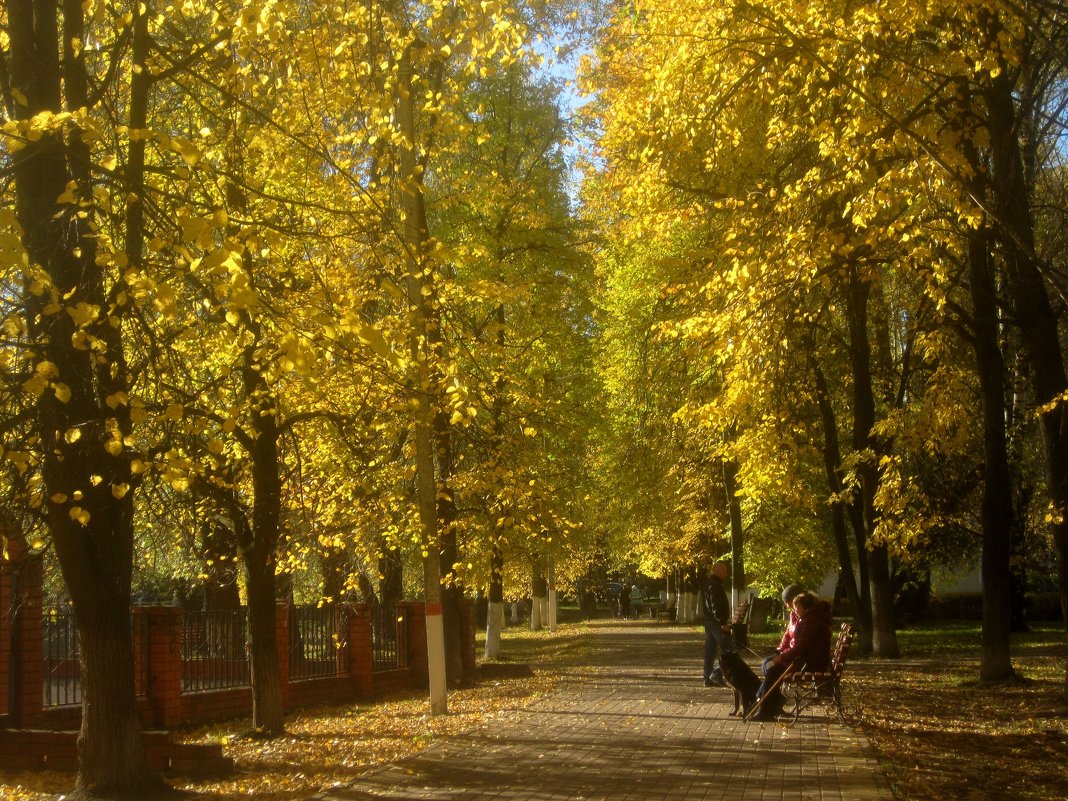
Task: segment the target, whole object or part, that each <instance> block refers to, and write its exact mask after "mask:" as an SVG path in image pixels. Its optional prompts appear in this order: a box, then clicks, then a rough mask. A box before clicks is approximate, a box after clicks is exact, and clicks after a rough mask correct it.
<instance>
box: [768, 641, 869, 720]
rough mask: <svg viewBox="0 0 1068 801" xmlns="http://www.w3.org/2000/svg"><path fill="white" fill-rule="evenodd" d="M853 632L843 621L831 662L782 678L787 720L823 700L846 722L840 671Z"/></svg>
mask: <svg viewBox="0 0 1068 801" xmlns="http://www.w3.org/2000/svg"><path fill="white" fill-rule="evenodd" d="M854 636H855V632H854V630H853V627H852V626H851V625H850V624H849V623H843V624H842V627H841V628H840V629H839V631H838V639H837V641H836V642H835V644H834V651H833V653H832V656H831V664H830V666H829V668H828V669H827V670H825V671H818V672H813V671H806V670H805V669H804V668H803V667H802V669H801V670H800V671H798V672H797V673H790V674H788V675H787V676H786V677H784V678H783V680H782V686H781V689H782V694H783V697H784V698H785V699H786V703H785V714H786V717H787V718H788V719H789V722H790V723H791V724H792V723H796V722H797V719H798V718H799V717H800V716H801V713H802V712H803V711H805V710H806V709H808V708H809V707H811V706H813V705H815V704H819V703H824V704H826V705H827V707H828V709H829V710H830V711H833V713H834V716H835V717H836V718H837V719H838V720H840V721H845V719H846V718H847V717H848V713H849V710H848V709H847V707H846V704H845V703H843V701H842V671H843V670H845V665H846V657H847V656H848V655H849V647H850V646H851V645H852V644H853V637H854Z"/></svg>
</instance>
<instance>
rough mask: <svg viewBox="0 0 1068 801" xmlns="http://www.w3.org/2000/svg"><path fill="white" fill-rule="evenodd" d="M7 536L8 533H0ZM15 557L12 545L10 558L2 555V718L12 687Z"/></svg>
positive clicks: (9, 549) (0, 572)
mask: <svg viewBox="0 0 1068 801" xmlns="http://www.w3.org/2000/svg"><path fill="white" fill-rule="evenodd" d="M0 533H3V534H5V536H6V532H0ZM13 556H14V554H13V552H12V551H11V547H10V545H9V546H8V558H6V559H5V558H4V557H3V555H2V554H0V716H3V715H6V714H7V713H8V712H9V710H8V701H9V700H10V699H9V698H8V692H7V688H8V687H10V686H11V616H12V613H13V612H14V609H15V606H14V603H15V598H14V596H13V592H14V589H15V575H14V567H15V566H14V563H13V562H12V561H11V558H12V557H13Z"/></svg>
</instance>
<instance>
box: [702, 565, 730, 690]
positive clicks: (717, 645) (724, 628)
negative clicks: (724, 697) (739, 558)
mask: <svg viewBox="0 0 1068 801" xmlns="http://www.w3.org/2000/svg"><path fill="white" fill-rule="evenodd" d="M729 574H730V567H729V566H728V565H727V563H726V562H724V561H723V560H722V559H721V560H720V561H718V562H716V563H715V564H714V565H712V572H711V575H709V577H708V582H707V583H706V584H705V588H704V591H703V592H702V593H701V605H702V606H703V607H704V617H705V660H704V684H705V687H725V686H726V683H725V682H724V681H723V677H722V676H720V675H719V674H717V673H714V671H715V666H716V656H717V655H718V654H719V652H720V651H733V650H735V646H734V639H733V638H732V637H731V605H730V602H729V601H728V600H727V591H726V590H725V589H724V587H723V580H724V579H725V578H727V576H728V575H729Z"/></svg>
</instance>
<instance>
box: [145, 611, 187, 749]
mask: <svg viewBox="0 0 1068 801" xmlns="http://www.w3.org/2000/svg"><path fill="white" fill-rule="evenodd" d="M134 614H138V615H144V616H146V617H147V618H148V621H147V624H146V629H142V631H146V636H147V637H148V648H146V649H145V651H146V654H145V655H146V658H147V659H148V670H147V673H148V687H147V691H146V695H147V696H148V708H149V711H150V715H151V721H149V723H150V725H152V726H155V727H158V728H163V729H169V728H171V727H172V726H177V725H178V724H179V723H181V722H182V610H181V609H180V608H179V607H177V606H142V607H138V608H137V609H135V610H134Z"/></svg>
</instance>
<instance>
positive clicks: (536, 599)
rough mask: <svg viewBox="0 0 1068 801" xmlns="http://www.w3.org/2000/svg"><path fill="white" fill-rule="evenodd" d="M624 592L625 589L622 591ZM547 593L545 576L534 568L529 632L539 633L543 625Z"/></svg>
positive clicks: (538, 566) (536, 567) (536, 566)
mask: <svg viewBox="0 0 1068 801" xmlns="http://www.w3.org/2000/svg"><path fill="white" fill-rule="evenodd" d="M623 591H624V592H626V589H624V590H623ZM548 593H549V585H548V582H547V581H546V580H545V574H544V573H542V572H541V566H540V565H537V564H536V565H535V566H534V576H533V579H532V581H531V597H530V630H531V631H540V630H541V628H542V627H543V626H544V625H545V623H546V620H545V605H546V596H547V595H548Z"/></svg>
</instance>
